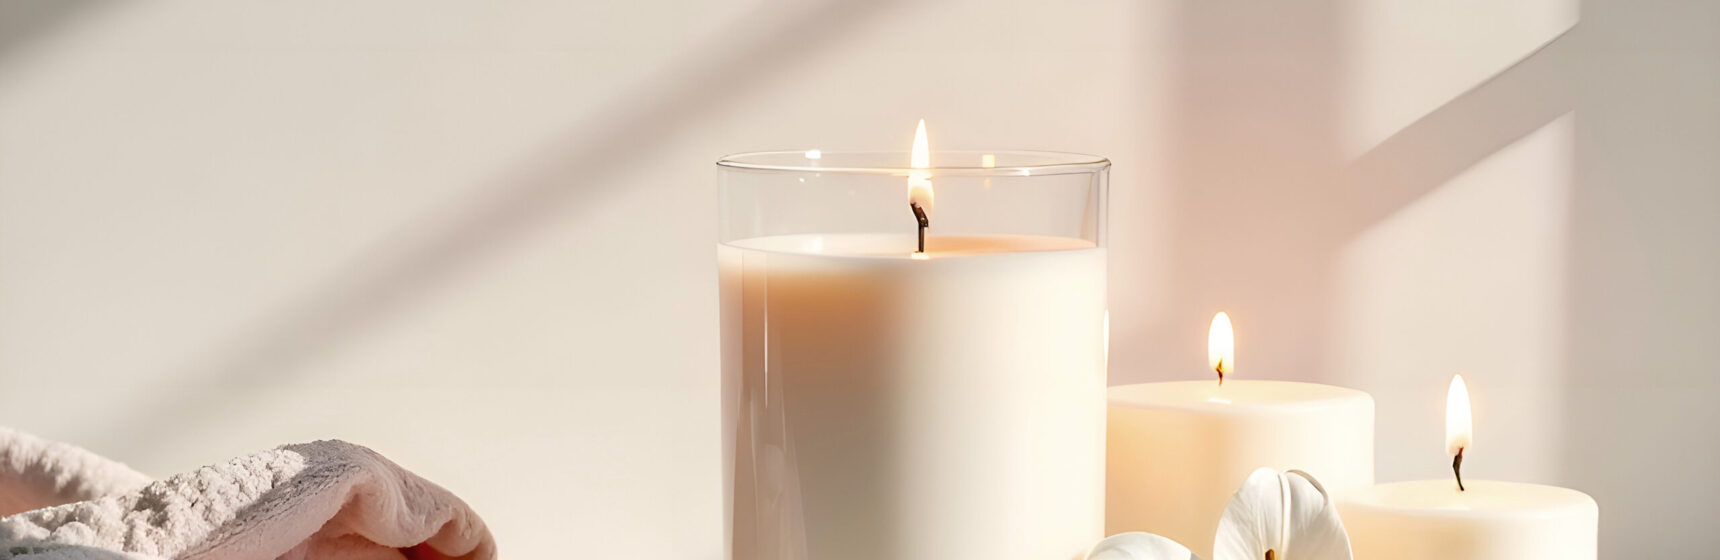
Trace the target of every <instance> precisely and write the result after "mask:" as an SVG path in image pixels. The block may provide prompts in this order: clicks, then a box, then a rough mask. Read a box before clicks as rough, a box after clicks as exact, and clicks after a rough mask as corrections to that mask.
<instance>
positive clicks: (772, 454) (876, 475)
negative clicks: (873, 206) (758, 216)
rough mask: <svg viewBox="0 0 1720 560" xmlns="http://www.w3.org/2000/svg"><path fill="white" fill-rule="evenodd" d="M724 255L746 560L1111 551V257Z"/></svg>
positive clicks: (897, 243) (743, 251)
mask: <svg viewBox="0 0 1720 560" xmlns="http://www.w3.org/2000/svg"><path fill="white" fill-rule="evenodd" d="M914 246H915V239H914V236H913V235H911V234H904V235H793V236H779V237H767V238H755V239H747V240H741V241H737V242H733V243H730V244H728V245H722V246H719V248H718V257H719V259H718V260H719V269H720V272H721V304H722V318H723V401H724V402H723V422H724V423H723V433H724V443H723V445H724V456H725V476H726V477H727V478H726V481H727V482H726V486H727V487H728V490H729V492H728V495H727V496H726V498H727V504H728V523H729V525H730V527H731V528H732V530H731V531H730V533H729V534H730V535H731V541H730V543H729V546H730V547H731V555H732V557H734V558H747V559H778V558H817V559H819V560H825V559H832V560H844V559H855V560H861V559H864V560H874V559H883V558H888V559H891V560H947V559H949V558H988V559H998V560H1011V559H1019V560H1046V559H1060V560H1061V559H1071V558H1075V557H1078V556H1079V555H1081V554H1082V553H1083V552H1084V551H1085V550H1086V549H1087V547H1089V546H1091V545H1092V544H1093V543H1094V542H1096V541H1097V540H1098V539H1099V538H1100V537H1102V536H1103V534H1102V531H1103V517H1102V516H1103V513H1104V511H1103V505H1102V503H1103V498H1104V495H1103V493H1104V486H1103V485H1104V459H1103V457H1104V435H1103V433H1104V422H1105V404H1104V402H1105V372H1104V365H1103V355H1104V342H1103V323H1104V312H1105V251H1104V250H1103V249H1100V248H1096V247H1094V246H1093V245H1092V244H1091V243H1088V242H1085V241H1081V240H1078V239H1061V238H1049V237H1032V236H995V237H933V238H931V239H930V240H928V252H927V254H926V255H924V256H923V257H915V256H913V255H912V252H913V248H914Z"/></svg>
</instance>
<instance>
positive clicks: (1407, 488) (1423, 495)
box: [1337, 480, 1600, 560]
mask: <svg viewBox="0 0 1720 560" xmlns="http://www.w3.org/2000/svg"><path fill="white" fill-rule="evenodd" d="M1463 484H1464V487H1465V488H1466V490H1464V491H1459V490H1458V489H1457V483H1456V482H1454V481H1452V480H1418V481H1413V482H1397V483H1392V484H1381V485H1378V486H1374V487H1372V488H1366V489H1362V490H1359V491H1355V492H1351V493H1349V494H1345V495H1341V496H1340V497H1339V499H1338V501H1337V503H1338V514H1339V516H1341V517H1342V518H1343V520H1344V527H1345V529H1347V530H1348V531H1349V533H1350V549H1351V550H1352V551H1354V553H1355V557H1356V558H1357V560H1449V559H1452V558H1462V559H1464V560H1541V559H1546V560H1554V559H1557V560H1585V559H1588V560H1593V559H1594V558H1595V557H1596V548H1595V546H1596V542H1597V541H1596V530H1597V527H1598V521H1599V518H1600V509H1599V508H1598V507H1596V505H1595V501H1594V499H1593V498H1590V497H1589V496H1588V494H1584V493H1582V492H1578V491H1576V490H1571V489H1569V488H1559V487H1555V486H1543V485H1539V484H1523V483H1516V482H1498V481H1491V480H1474V481H1470V480H1465V481H1464V483H1463Z"/></svg>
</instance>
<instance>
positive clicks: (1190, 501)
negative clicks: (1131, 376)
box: [1105, 314, 1374, 558]
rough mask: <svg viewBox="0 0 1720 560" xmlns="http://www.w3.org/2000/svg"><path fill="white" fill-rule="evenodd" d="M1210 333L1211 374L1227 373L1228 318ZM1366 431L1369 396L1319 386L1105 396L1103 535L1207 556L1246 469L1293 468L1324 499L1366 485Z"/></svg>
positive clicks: (1212, 386) (1239, 385) (1169, 389)
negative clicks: (1124, 535)
mask: <svg viewBox="0 0 1720 560" xmlns="http://www.w3.org/2000/svg"><path fill="white" fill-rule="evenodd" d="M1221 321H1222V325H1220V322H1221ZM1212 331H1213V335H1212V339H1213V340H1212V342H1211V344H1212V345H1213V346H1214V347H1215V348H1216V349H1218V351H1215V352H1213V359H1212V362H1213V365H1214V369H1215V370H1217V371H1218V372H1219V373H1220V374H1224V373H1228V372H1229V371H1230V369H1229V368H1230V367H1233V364H1234V363H1235V359H1234V353H1233V352H1230V351H1229V349H1230V347H1232V344H1233V343H1232V339H1231V338H1230V337H1231V333H1230V326H1229V319H1228V317H1225V316H1223V315H1222V314H1221V315H1220V317H1218V318H1215V320H1214V328H1213V329H1212ZM1373 426H1374V401H1373V398H1372V397H1370V396H1368V394H1367V393H1364V392H1361V391H1357V390H1354V389H1346V388H1343V387H1334V386H1331V385H1320V384H1314V383H1296V382H1288V381H1261V380H1234V379H1229V378H1226V379H1224V381H1223V384H1222V385H1220V384H1219V382H1218V381H1217V380H1206V381H1176V382H1165V383H1142V384H1136V385H1123V386H1118V387H1112V388H1111V389H1110V392H1109V411H1108V422H1107V433H1106V454H1107V455H1106V461H1105V463H1106V482H1105V487H1106V491H1105V532H1106V533H1107V534H1116V533H1121V532H1126V531H1147V532H1150V533H1156V534H1159V535H1163V536H1166V537H1169V538H1171V539H1174V540H1176V541H1178V542H1180V543H1182V544H1183V545H1185V546H1187V547H1188V548H1189V549H1190V550H1192V551H1194V552H1195V553H1196V554H1198V555H1200V557H1202V558H1211V557H1212V550H1211V549H1212V543H1213V537H1214V534H1215V533H1216V532H1217V529H1218V520H1219V518H1220V517H1221V515H1222V513H1223V511H1224V507H1225V504H1227V503H1229V501H1230V496H1231V494H1233V493H1235V492H1236V488H1237V487H1238V486H1240V485H1241V484H1242V482H1243V480H1244V479H1246V478H1248V474H1249V473H1251V472H1253V471H1254V470H1255V469H1258V468H1260V467H1271V468H1274V469H1279V470H1290V469H1296V470H1302V471H1305V472H1308V473H1309V474H1312V475H1313V476H1314V477H1315V478H1316V479H1318V480H1319V481H1320V483H1321V484H1322V485H1323V486H1324V487H1325V488H1326V489H1327V490H1328V491H1331V492H1340V491H1344V490H1350V489H1356V488H1365V487H1368V486H1371V485H1373V483H1374V428H1373Z"/></svg>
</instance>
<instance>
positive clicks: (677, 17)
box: [0, 0, 1720, 558]
mask: <svg viewBox="0 0 1720 560" xmlns="http://www.w3.org/2000/svg"><path fill="white" fill-rule="evenodd" d="M1499 4H1508V5H1506V6H1499ZM1716 23H1720V5H1716V4H1714V3H1711V2H1694V1H1689V2H1683V1H1677V0H1668V1H1664V2H1624V1H1623V0H1583V1H1582V2H1580V3H1578V2H1577V1H1576V0H1533V1H1528V2H1510V3H1500V2H1486V1H1479V0H1468V1H1462V2H1441V3H1423V2H1396V1H1389V0H1352V1H1349V2H1337V1H1330V2H1299V3H1256V2H1243V1H1241V0H1235V1H1228V0H1225V1H1212V0H1202V1H1194V0H1180V1H1174V2H1154V3H1137V2H1128V1H1123V0H1116V1H1091V2H1075V3H1061V2H1011V3H992V2H980V1H945V2H854V3H834V2H832V3H819V2H786V3H758V2H729V1H725V2H687V1H675V0H651V1H642V2H629V3H561V2H541V3H540V2H510V3H503V4H496V3H462V2H428V3H425V2H392V1H391V2H369V3H350V2H297V3H263V2H256V3H251V2H243V3H209V4H207V5H194V4H183V3H150V4H127V3H118V2H114V3H109V2H101V1H92V0H81V1H68V2H46V1H11V2H5V3H0V424H6V425H11V426H16V427H20V428H23V429H25V430H29V431H33V432H36V433H38V434H41V435H44V436H48V437H53V438H59V439H65V440H69V441H73V442H77V443H80V444H83V445H86V446H88V447H91V448H93V449H96V450H98V451H101V452H104V453H107V454H110V455H113V456H116V457H120V458H123V459H126V460H128V461H130V462H131V463H133V464H134V465H135V466H138V467H139V468H142V469H144V470H146V471H149V472H153V473H156V474H167V473H172V472H176V471H181V470H185V469H188V468H191V467H194V466H197V465H200V464H204V463H209V462H213V461H217V460H221V459H224V458H226V457H229V456H232V455H237V454H241V453H245V452H248V451H252V450H256V449H260V448H265V447H270V446H273V445H275V444H278V443H283V442H289V441H297V440H307V439H314V438H329V437H338V438H343V439H349V440H352V441H356V442H359V443H363V444H366V445H369V446H371V447H374V448H376V449H378V450H380V451H382V452H384V453H386V454H388V455H389V456H391V457H393V458H395V459H396V460H397V461H399V462H401V463H402V464H404V465H406V466H408V467H409V468H412V469H414V470H416V471H418V472H420V473H422V474H425V475H426V476H428V477H430V478H431V479H433V480H436V481H438V482H440V483H442V484H444V485H445V486H447V487H449V488H451V489H453V490H455V491H456V492H458V493H460V494H461V495H463V496H465V497H466V498H467V499H468V500H469V501H470V502H471V503H472V504H473V505H474V506H476V507H477V508H478V509H479V511H480V512H481V513H482V514H483V515H484V516H485V517H486V519H488V520H489V521H490V522H491V523H492V525H493V526H494V529H495V531H496V533H497V535H498V537H499V538H500V539H501V544H502V546H503V550H504V551H506V553H508V554H509V555H510V556H519V557H533V556H544V555H548V554H550V553H552V551H563V550H568V549H570V548H571V549H575V550H578V551H580V554H579V555H580V556H581V557H596V556H599V555H627V556H630V557H640V558H715V557H717V556H718V554H719V551H718V548H719V546H718V545H719V543H720V538H721V537H720V534H719V533H718V530H719V528H718V508H717V501H718V496H719V494H718V481H717V476H716V472H717V470H716V469H717V462H716V454H717V444H716V442H717V440H716V435H717V434H716V427H715V423H716V414H717V409H716V404H717V403H716V396H715V390H716V379H715V377H716V361H715V352H716V341H715V338H714V337H715V334H716V329H715V320H716V317H715V305H714V285H713V282H714V270H713V263H714V260H713V249H712V244H713V242H714V238H715V235H714V234H715V208H714V190H713V185H712V179H713V176H714V173H713V172H712V171H711V169H710V167H709V162H710V161H712V160H713V159H715V158H716V157H717V156H719V155H721V154H722V153H725V152H734V151H745V150H755V149H771V148H804V147H822V148H871V149H896V148H905V147H906V143H907V140H908V138H909V137H910V130H911V126H912V124H913V120H914V119H915V118H918V117H922V116H923V117H926V118H927V120H928V122H929V123H930V125H931V127H932V132H933V137H934V141H935V142H937V143H938V144H940V145H941V146H943V147H946V148H979V147H1005V148H1040V149H1060V150H1067V151H1082V152H1093V153H1099V154H1104V155H1107V156H1110V157H1111V158H1112V159H1113V160H1114V161H1115V162H1116V167H1115V169H1114V172H1113V176H1112V180H1113V193H1114V197H1113V209H1112V215H1113V224H1114V225H1113V230H1112V234H1113V249H1114V252H1113V254H1114V255H1115V259H1114V261H1113V263H1112V266H1113V275H1112V296H1111V297H1112V302H1113V315H1114V317H1113V322H1114V325H1113V330H1112V333H1113V344H1112V353H1113V355H1112V356H1113V357H1112V364H1113V371H1112V380H1113V383H1123V382H1134V381H1142V380H1151V379H1172V378H1186V377H1197V376H1201V375H1204V374H1203V373H1202V372H1203V371H1204V369H1203V367H1202V364H1201V362H1202V360H1203V358H1204V346H1203V345H1204V341H1203V339H1202V337H1204V334H1205V332H1206V324H1205V321H1206V319H1207V318H1208V317H1209V316H1210V314H1211V313H1212V312H1213V311H1215V310H1217V309H1220V308H1223V309H1228V310H1229V311H1230V312H1231V314H1232V315H1233V317H1235V319H1236V321H1237V330H1238V337H1239V345H1240V348H1241V352H1242V354H1241V356H1242V357H1241V361H1240V362H1239V364H1240V366H1241V369H1240V370H1239V371H1238V375H1240V376H1247V377H1271V378H1286V379H1306V380H1318V381H1327V382H1334V383H1342V384H1346V385H1351V386H1355V387H1358V388H1362V389H1366V390H1368V391H1370V392H1372V393H1373V394H1374V395H1375V397H1376V398H1377V399H1378V401H1379V410H1380V415H1379V421H1378V429H1379V434H1380V441H1379V444H1380V445H1379V449H1380V457H1379V469H1380V472H1379V475H1380V478H1381V479H1382V480H1396V479H1406V478H1416V477H1431V476H1443V475H1444V465H1445V464H1446V463H1445V460H1444V458H1443V457H1441V456H1440V455H1441V445H1440V443H1441V442H1440V439H1439V434H1438V431H1439V429H1440V426H1441V421H1440V418H1439V414H1440V406H1441V398H1442V395H1443V392H1442V391H1443V386H1444V383H1445V381H1446V379H1447V378H1448V376H1449V375H1450V373H1452V372H1454V371H1462V372H1464V373H1465V374H1466V377H1468V378H1469V381H1470V386H1471V389H1472V391H1473V392H1474V393H1475V400H1476V404H1475V406H1476V414H1477V419H1476V422H1477V426H1478V432H1479V433H1478V443H1479V446H1478V447H1477V449H1476V450H1475V453H1474V455H1473V456H1472V457H1471V458H1470V461H1468V462H1466V465H1467V466H1468V467H1469V469H1467V470H1470V471H1471V472H1473V473H1474V474H1473V476H1475V477H1477V478H1480V477H1497V478H1506V479H1517V480H1533V481H1541V482H1549V483H1557V484H1563V485H1569V486H1574V487H1577V488H1580V489H1582V490H1585V491H1587V492H1590V493H1591V494H1593V495H1594V496H1595V497H1596V499H1597V500H1599V501H1600V503H1601V507H1602V511H1603V514H1602V524H1603V528H1602V533H1603V542H1602V549H1603V551H1604V554H1605V555H1606V556H1607V557H1619V558H1623V557H1633V558H1634V557H1680V556H1685V557H1688V556H1700V555H1703V554H1708V553H1711V552H1712V551H1713V550H1715V549H1716V548H1720V533H1717V532H1715V531H1713V530H1712V529H1711V528H1709V527H1708V525H1711V524H1712V521H1713V520H1714V518H1715V514H1714V512H1715V509H1714V508H1715V506H1714V504H1716V503H1720V482H1717V480H1716V478H1715V476H1714V473H1716V472H1720V437H1717V436H1720V434H1716V431H1717V427H1720V412H1717V411H1720V407H1716V406H1714V405H1713V403H1714V402H1715V401H1716V400H1717V399H1720V375H1717V374H1720V371H1717V367H1716V365H1715V364H1716V363H1720V349H1717V348H1720V345H1717V344H1716V341H1717V338H1720V337H1717V335H1720V324H1717V322H1720V158H1716V157H1715V154H1717V153H1720V57H1716V56H1715V53H1717V52H1720V25H1716Z"/></svg>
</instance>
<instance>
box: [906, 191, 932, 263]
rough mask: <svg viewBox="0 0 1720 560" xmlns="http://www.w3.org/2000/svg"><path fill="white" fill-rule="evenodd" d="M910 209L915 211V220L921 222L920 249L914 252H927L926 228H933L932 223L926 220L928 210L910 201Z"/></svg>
mask: <svg viewBox="0 0 1720 560" xmlns="http://www.w3.org/2000/svg"><path fill="white" fill-rule="evenodd" d="M908 208H912V209H913V210H914V219H915V220H917V221H919V222H920V249H919V250H917V251H914V252H915V253H924V252H926V228H928V227H931V226H932V222H931V220H928V219H926V209H924V208H921V207H920V203H918V202H911V201H910V202H908Z"/></svg>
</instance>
